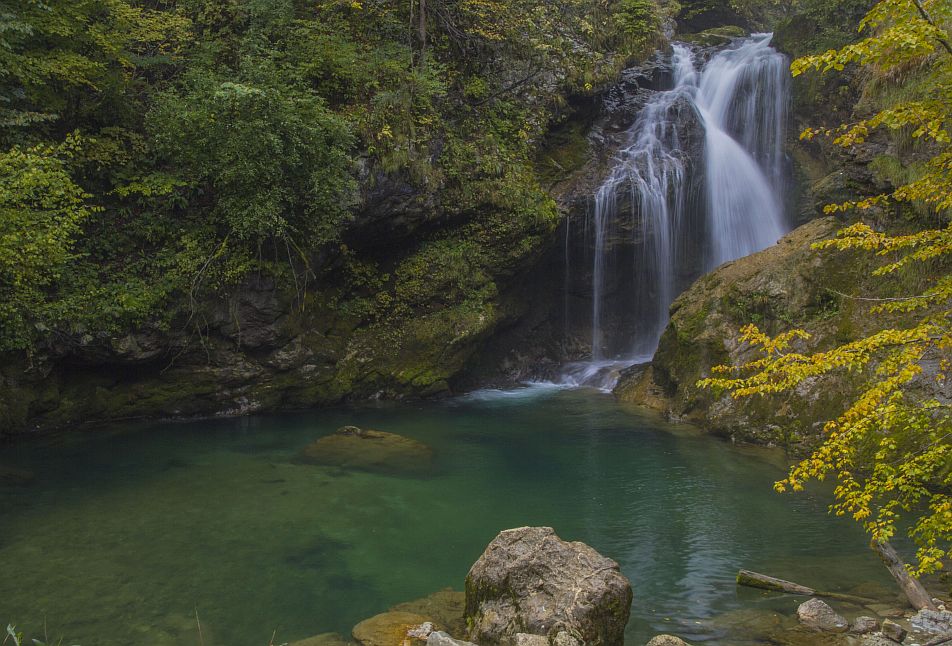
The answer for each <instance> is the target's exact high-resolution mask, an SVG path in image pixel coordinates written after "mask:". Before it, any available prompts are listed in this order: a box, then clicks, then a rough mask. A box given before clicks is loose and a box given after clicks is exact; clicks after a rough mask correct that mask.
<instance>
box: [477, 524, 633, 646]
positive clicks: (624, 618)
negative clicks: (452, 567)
mask: <svg viewBox="0 0 952 646" xmlns="http://www.w3.org/2000/svg"><path fill="white" fill-rule="evenodd" d="M631 599H632V592H631V584H630V583H629V582H628V579H626V578H625V577H624V575H622V573H621V571H620V570H619V567H618V564H617V563H616V562H615V561H613V560H611V559H609V558H606V557H604V556H602V555H601V554H599V553H598V552H596V551H595V550H594V549H592V548H591V547H589V546H588V545H585V544H584V543H579V542H572V543H569V542H566V541H563V540H562V539H561V538H559V537H558V536H557V535H556V534H555V531H554V530H553V529H552V528H551V527H521V528H519V529H510V530H506V531H503V532H501V533H500V534H499V535H498V536H497V537H496V538H495V539H493V541H492V542H491V543H490V544H489V546H488V547H487V548H486V551H485V552H483V555H482V556H481V557H480V558H479V560H477V561H476V563H475V564H474V565H473V567H472V568H471V569H470V571H469V575H468V576H467V577H466V621H467V625H468V626H469V627H470V639H472V640H474V641H476V642H478V643H480V644H484V645H486V644H511V643H513V641H514V639H515V636H516V634H517V633H527V634H534V635H544V636H549V635H553V636H554V635H557V634H558V633H559V632H563V631H564V632H566V633H568V634H570V635H572V636H574V637H575V638H577V639H579V640H581V642H582V643H584V644H586V646H601V645H604V646H612V645H616V644H618V645H620V644H622V643H623V642H624V632H625V624H627V623H628V615H629V612H630V610H631Z"/></svg>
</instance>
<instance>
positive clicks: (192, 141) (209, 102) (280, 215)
mask: <svg viewBox="0 0 952 646" xmlns="http://www.w3.org/2000/svg"><path fill="white" fill-rule="evenodd" d="M148 128H149V132H150V134H151V137H152V141H153V144H154V146H155V150H156V152H157V153H158V154H159V155H160V158H161V159H163V161H164V164H163V165H164V166H166V167H167V169H168V171H167V172H170V173H173V172H174V173H176V174H179V177H180V180H181V181H182V182H183V183H185V184H187V187H188V188H187V190H188V191H189V192H188V193H187V194H186V196H185V197H186V199H187V200H188V201H189V202H190V203H191V202H194V201H197V198H198V196H199V195H201V196H202V198H203V200H204V201H206V203H208V202H210V203H211V206H210V215H211V216H212V218H214V221H215V222H216V223H219V224H220V226H221V229H222V235H223V236H234V237H235V238H237V239H239V240H243V241H251V242H254V243H261V242H264V241H267V240H270V239H272V238H276V239H281V240H288V241H294V242H295V243H296V244H297V245H298V246H299V247H300V246H319V245H321V244H326V243H328V242H330V241H333V240H334V239H335V238H336V237H337V235H338V233H339V231H340V228H341V225H342V223H343V222H344V219H345V218H346V217H347V206H348V205H349V204H350V203H351V202H352V198H351V193H352V190H353V186H352V181H351V177H350V157H349V149H350V147H351V145H352V142H353V139H352V136H351V134H350V132H349V128H348V126H347V124H346V122H344V121H343V120H341V119H340V118H339V117H337V116H336V115H334V114H333V113H331V112H330V111H328V110H327V108H326V107H325V106H324V103H323V101H321V99H320V98H319V97H316V96H314V95H313V94H310V93H299V92H295V91H294V90H293V89H290V88H273V87H267V86H265V87H262V86H255V85H250V84H245V83H237V82H233V81H218V80H217V79H214V78H212V77H209V76H198V75H196V76H195V77H193V78H190V79H189V80H188V81H187V82H186V83H185V87H184V89H183V90H181V91H171V92H166V93H164V94H162V95H160V96H159V97H157V100H156V105H155V107H154V109H153V111H152V112H151V113H150V114H149V117H148ZM127 190H128V188H127Z"/></svg>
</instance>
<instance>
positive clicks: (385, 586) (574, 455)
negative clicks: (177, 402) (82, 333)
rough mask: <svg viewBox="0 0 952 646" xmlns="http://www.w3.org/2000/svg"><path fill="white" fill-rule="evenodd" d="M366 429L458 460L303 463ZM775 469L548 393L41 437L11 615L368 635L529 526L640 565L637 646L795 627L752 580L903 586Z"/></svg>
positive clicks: (8, 516)
mask: <svg viewBox="0 0 952 646" xmlns="http://www.w3.org/2000/svg"><path fill="white" fill-rule="evenodd" d="M345 424H355V425H357V426H361V427H365V428H377V429H380V430H384V431H388V432H392V433H399V434H401V435H405V436H408V437H411V438H413V439H415V440H417V441H419V442H423V443H425V444H427V445H429V446H431V447H432V448H433V450H434V455H435V461H436V465H437V468H436V469H435V470H434V472H433V473H432V474H428V475H427V477H389V476H386V475H384V474H375V473H364V472H357V471H348V470H346V469H341V468H338V467H333V468H331V467H320V466H311V465H303V464H298V463H296V462H295V460H294V458H295V456H296V455H297V454H298V452H299V451H300V450H301V448H302V447H304V446H306V445H307V444H309V443H311V442H313V441H314V440H315V439H317V438H319V437H322V436H325V435H327V434H329V433H332V432H333V431H334V430H335V429H336V428H337V427H339V426H343V425H345ZM764 455H766V454H763V455H761V454H759V453H756V452H754V453H750V452H739V451H735V450H732V449H731V447H730V446H728V445H726V444H724V443H720V442H717V441H715V440H711V439H709V438H706V437H703V436H701V435H698V434H695V433H683V432H680V430H679V429H677V428H676V427H673V426H670V425H666V424H665V423H663V422H661V421H660V420H658V419H657V418H655V417H653V416H650V415H647V414H641V413H637V412H633V411H631V410H628V409H626V408H623V407H620V406H618V405H616V404H615V403H614V402H613V400H612V398H611V397H608V396H602V395H599V394H597V393H593V392H591V391H588V392H582V391H577V390H563V389H560V388H555V387H544V386H533V387H530V388H527V389H526V390H525V392H519V393H516V394H498V393H497V394H492V395H489V394H486V393H484V394H483V395H470V396H469V397H467V398H464V399H461V400H457V401H453V402H445V403H434V404H429V405H420V404H417V405H407V406H389V407H371V408H360V409H352V410H331V411H322V412H315V413H309V414H298V415H285V416H277V417H259V418H251V419H238V420H206V421H200V422H193V423H184V424H183V423H179V424H172V423H162V424H159V423H156V424H139V425H131V426H130V425H127V426H125V427H124V428H122V427H118V426H117V427H115V428H112V429H107V432H105V433H103V434H98V433H88V434H85V435H82V436H80V435H78V434H77V435H75V436H74V437H72V438H70V439H69V441H66V442H43V443H42V444H40V443H34V444H30V443H25V444H19V445H16V446H14V447H12V450H10V451H9V452H8V455H7V456H5V460H12V461H14V462H15V463H17V464H20V465H22V466H24V467H27V468H29V469H31V470H32V471H33V472H34V473H35V474H36V476H37V477H36V481H35V482H34V483H33V484H32V485H31V486H29V487H17V488H13V487H6V488H0V526H2V528H3V531H2V532H0V567H2V576H0V623H2V622H4V621H6V622H11V623H16V624H17V625H18V626H20V627H22V628H24V629H26V630H28V631H34V632H35V633H41V632H42V627H43V625H44V621H45V622H46V624H47V625H48V626H49V631H50V636H51V637H53V636H54V635H55V636H56V637H59V636H60V635H62V636H64V637H66V638H67V643H80V644H87V645H89V644H105V645H109V644H129V643H150V644H153V643H154V644H163V643H168V644H174V643H185V642H186V640H192V639H193V638H194V636H195V635H194V634H193V631H194V630H195V623H196V622H195V612H196V610H197V611H198V613H199V616H200V619H201V623H202V626H203V631H204V633H205V635H206V637H208V639H211V637H210V636H212V635H213V636H214V639H216V640H218V641H217V643H224V644H229V645H232V646H243V645H244V644H247V645H249V646H251V645H258V644H262V643H267V640H268V639H270V637H271V634H272V632H273V631H275V630H277V639H278V642H277V643H280V641H293V640H295V639H299V638H303V637H306V636H309V635H315V634H319V633H325V632H340V633H343V634H348V633H349V631H350V628H351V627H352V626H353V625H354V624H356V623H357V622H358V621H360V620H362V619H364V618H366V617H369V616H371V615H374V614H376V613H378V612H381V611H383V610H385V609H387V608H388V607H390V606H393V605H395V604H399V603H401V602H406V601H409V600H412V599H419V598H422V597H425V596H427V595H429V594H431V593H433V592H435V591H437V590H440V589H443V588H446V587H456V588H457V589H459V588H461V587H462V583H463V579H464V577H465V576H466V572H467V571H468V569H469V566H470V565H471V564H472V563H473V561H475V560H476V558H477V557H478V556H479V554H480V553H481V552H482V550H483V549H484V548H485V546H486V544H487V543H488V542H489V541H490V540H491V539H492V538H493V537H494V536H495V535H496V533H497V532H498V531H499V530H501V529H504V528H508V527H517V526H522V525H549V526H552V527H554V528H555V529H556V531H557V532H558V533H559V534H560V535H561V536H562V537H563V538H566V539H570V540H582V541H585V542H587V543H589V544H591V545H592V546H593V547H595V548H596V549H598V550H600V551H601V552H602V553H604V554H606V555H608V556H610V557H612V558H614V559H616V560H617V561H618V562H619V563H620V564H621V567H622V569H623V571H624V572H625V573H626V575H627V576H628V577H629V578H630V579H631V581H632V584H633V587H634V592H635V601H634V605H633V608H632V620H631V622H630V624H629V629H628V636H629V638H630V642H631V643H643V642H644V641H647V639H646V638H647V637H648V636H650V635H653V634H655V633H657V632H664V631H673V630H674V628H677V629H678V630H680V631H681V632H682V633H683V634H684V635H686V636H691V637H692V638H693V639H695V640H697V641H702V640H714V641H721V642H722V643H724V642H725V641H727V640H729V639H734V637H733V636H732V635H733V634H734V632H736V631H737V630H739V629H738V628H736V626H735V625H734V624H731V623H730V622H726V623H725V622H724V621H718V622H715V619H716V618H718V617H721V616H722V615H724V613H730V612H736V611H740V610H743V609H747V608H751V607H756V608H757V609H761V610H765V611H768V612H774V613H778V614H779V615H782V616H785V617H786V616H791V615H792V614H793V612H794V611H795V607H796V606H795V604H793V601H794V600H791V599H785V598H777V599H770V600H767V601H768V602H767V603H765V601H764V599H762V598H761V596H760V595H756V594H754V595H747V594H740V595H739V594H738V592H737V591H736V589H735V586H734V584H733V576H734V574H735V572H736V570H737V569H739V568H740V567H748V568H751V569H755V570H759V571H764V572H769V573H771V574H775V575H777V576H782V577H784V578H789V579H792V580H802V581H803V582H804V583H808V584H812V585H815V586H817V587H826V588H837V587H839V588H842V587H852V586H854V585H857V584H859V583H862V582H863V581H866V580H872V581H878V582H884V583H885V584H886V585H888V581H887V580H885V579H884V575H883V573H882V572H880V570H881V569H882V568H881V566H879V565H878V563H877V562H876V558H875V555H873V554H872V553H871V552H869V551H868V550H867V549H866V547H865V539H864V537H863V535H862V533H861V532H859V531H858V530H857V529H856V528H855V527H853V526H852V525H851V524H850V523H848V522H845V521H841V520H838V519H834V518H830V517H828V516H827V515H826V513H825V507H826V502H825V500H824V498H823V496H821V495H816V494H808V495H804V496H799V497H786V496H778V495H776V494H774V493H773V492H772V489H771V484H772V482H773V481H774V480H775V479H776V478H777V477H778V476H779V475H780V474H781V473H782V470H781V469H780V468H779V467H778V466H777V464H776V463H775V461H774V460H773V458H770V459H767V458H765V457H763V456H764ZM771 604H772V605H771ZM792 604H793V605H792ZM3 625H5V624H3ZM732 631H734V632H732ZM639 640H640V641H639ZM206 643H209V644H211V642H210V641H206Z"/></svg>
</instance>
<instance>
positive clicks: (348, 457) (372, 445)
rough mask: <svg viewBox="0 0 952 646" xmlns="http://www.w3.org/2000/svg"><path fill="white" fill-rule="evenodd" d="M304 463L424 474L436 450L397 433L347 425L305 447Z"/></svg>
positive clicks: (389, 472) (301, 457)
mask: <svg viewBox="0 0 952 646" xmlns="http://www.w3.org/2000/svg"><path fill="white" fill-rule="evenodd" d="M299 459H300V461H301V462H304V463H307V464H315V465H322V466H336V467H341V468H344V469H356V470H358V471H371V472H374V473H385V474H390V475H422V474H425V473H426V472H428V471H429V470H430V469H431V467H432V464H433V450H432V449H431V448H430V447H428V446H427V445H425V444H423V443H421V442H417V441H416V440H412V439H410V438H408V437H404V436H402V435H397V434H396V433H385V432H383V431H374V430H370V429H366V430H365V429H361V428H357V427H356V426H344V427H342V428H339V429H337V431H336V432H335V433H333V434H331V435H328V436H326V437H322V438H321V439H319V440H317V441H316V442H312V443H311V444H309V445H307V446H306V447H304V449H303V450H302V451H301V455H300V456H299Z"/></svg>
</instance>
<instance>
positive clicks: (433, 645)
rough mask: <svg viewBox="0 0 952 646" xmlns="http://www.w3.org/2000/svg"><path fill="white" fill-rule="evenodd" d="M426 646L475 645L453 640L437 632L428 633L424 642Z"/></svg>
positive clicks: (474, 645)
mask: <svg viewBox="0 0 952 646" xmlns="http://www.w3.org/2000/svg"><path fill="white" fill-rule="evenodd" d="M426 646H476V644H474V643H473V642H464V641H460V640H458V639H453V638H452V637H450V636H449V635H447V634H446V633H444V632H440V631H438V630H437V631H435V632H432V633H430V636H429V638H427V640H426Z"/></svg>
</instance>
